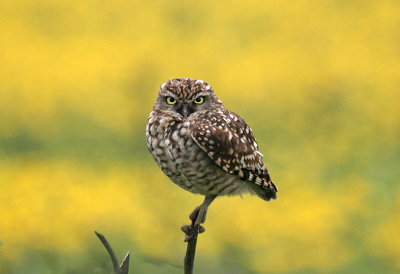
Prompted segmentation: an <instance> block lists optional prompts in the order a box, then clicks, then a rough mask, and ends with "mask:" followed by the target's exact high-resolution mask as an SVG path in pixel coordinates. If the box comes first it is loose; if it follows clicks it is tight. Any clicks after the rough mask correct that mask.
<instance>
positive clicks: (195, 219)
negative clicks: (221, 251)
mask: <svg viewBox="0 0 400 274" xmlns="http://www.w3.org/2000/svg"><path fill="white" fill-rule="evenodd" d="M216 197H217V195H210V196H206V197H205V198H204V201H203V203H202V204H201V205H200V206H198V207H196V208H195V209H194V210H193V212H192V213H191V214H190V215H189V218H190V220H192V225H194V226H197V227H198V232H199V233H203V232H204V231H205V229H204V227H202V226H201V225H200V224H202V223H204V222H205V221H206V216H207V209H208V206H209V205H210V204H211V202H212V201H213V200H214V199H215V198H216ZM191 228H192V226H191V225H184V226H182V227H181V230H182V231H183V232H185V240H184V241H185V242H187V241H189V240H190V238H191V237H192V236H191V235H190V230H191Z"/></svg>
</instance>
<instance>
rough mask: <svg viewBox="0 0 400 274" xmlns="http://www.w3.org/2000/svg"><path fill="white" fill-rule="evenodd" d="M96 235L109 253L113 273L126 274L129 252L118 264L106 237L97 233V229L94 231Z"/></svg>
mask: <svg viewBox="0 0 400 274" xmlns="http://www.w3.org/2000/svg"><path fill="white" fill-rule="evenodd" d="M94 233H95V234H96V236H97V237H98V238H99V239H100V241H101V242H102V244H103V245H104V247H105V248H106V249H107V252H108V254H110V257H111V261H112V263H113V267H114V274H128V271H129V257H130V255H129V252H128V253H127V254H126V256H125V258H124V260H123V261H122V264H121V265H118V260H117V257H115V254H114V251H113V250H112V248H111V246H110V244H109V243H108V241H107V240H106V238H105V237H104V236H103V235H101V234H100V233H98V232H97V231H95V232H94Z"/></svg>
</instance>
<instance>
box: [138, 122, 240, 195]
mask: <svg viewBox="0 0 400 274" xmlns="http://www.w3.org/2000/svg"><path fill="white" fill-rule="evenodd" d="M164 122H165V121H162V120H157V119H153V120H152V119H151V118H150V119H149V124H148V125H147V130H146V136H147V146H148V148H149V150H150V152H151V153H152V155H153V157H154V159H155V160H156V162H157V164H158V165H159V167H160V168H161V170H162V171H163V172H164V173H165V174H166V175H167V176H168V177H169V178H170V179H171V180H172V181H173V182H174V183H175V184H177V185H178V186H180V187H182V188H184V189H186V190H188V191H191V192H193V193H200V194H203V195H209V194H222V195H223V194H238V193H241V192H243V187H242V185H243V183H242V181H240V180H239V179H238V178H236V177H235V176H233V175H231V174H229V173H227V172H225V171H223V170H222V169H221V168H220V167H218V166H217V165H216V164H215V163H214V162H213V161H212V160H211V158H210V157H209V156H208V155H207V154H206V153H205V152H204V151H203V150H202V149H201V148H200V147H199V146H198V145H197V144H196V142H195V141H194V140H193V138H192V136H191V133H190V126H191V125H190V123H191V122H189V121H183V122H176V121H171V122H170V123H167V124H166V123H164Z"/></svg>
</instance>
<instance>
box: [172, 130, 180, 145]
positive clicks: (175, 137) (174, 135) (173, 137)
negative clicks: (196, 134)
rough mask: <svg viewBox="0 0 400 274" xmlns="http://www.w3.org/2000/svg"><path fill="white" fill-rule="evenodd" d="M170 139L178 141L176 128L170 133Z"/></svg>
mask: <svg viewBox="0 0 400 274" xmlns="http://www.w3.org/2000/svg"><path fill="white" fill-rule="evenodd" d="M172 139H173V140H174V141H175V142H178V141H179V136H178V131H177V130H175V131H174V133H173V134H172Z"/></svg>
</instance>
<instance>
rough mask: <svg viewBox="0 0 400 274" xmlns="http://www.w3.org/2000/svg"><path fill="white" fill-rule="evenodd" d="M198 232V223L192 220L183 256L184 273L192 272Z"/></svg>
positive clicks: (189, 273) (190, 273)
mask: <svg viewBox="0 0 400 274" xmlns="http://www.w3.org/2000/svg"><path fill="white" fill-rule="evenodd" d="M198 234H199V225H196V224H195V221H192V225H191V227H190V232H189V240H188V244H187V249H186V256H185V274H192V273H193V264H194V255H195V253H196V244H197V235H198Z"/></svg>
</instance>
